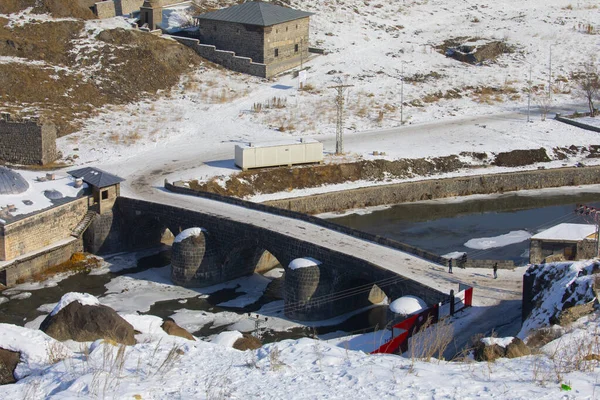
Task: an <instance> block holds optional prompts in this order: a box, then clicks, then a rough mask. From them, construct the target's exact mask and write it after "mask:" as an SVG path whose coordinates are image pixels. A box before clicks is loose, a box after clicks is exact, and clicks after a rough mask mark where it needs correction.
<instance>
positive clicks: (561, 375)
mask: <svg viewBox="0 0 600 400" xmlns="http://www.w3.org/2000/svg"><path fill="white" fill-rule="evenodd" d="M591 267H592V263H589V262H582V263H576V264H573V266H572V267H571V268H569V269H567V272H566V273H565V279H562V280H560V281H557V282H556V284H555V285H553V286H552V287H551V288H550V289H549V291H548V293H549V295H548V296H546V300H545V301H544V302H543V305H542V306H541V307H540V308H539V311H541V312H540V313H534V314H533V316H532V317H531V319H530V321H538V322H539V321H541V320H540V318H539V317H540V315H544V312H545V310H551V309H557V308H560V307H561V304H562V298H563V296H562V295H561V293H564V292H565V289H566V286H565V285H566V284H568V282H567V281H568V280H569V279H570V278H572V277H576V276H577V275H578V272H579V271H582V270H583V269H589V268H591ZM547 268H548V269H549V271H550V270H551V269H552V268H555V265H548V266H547ZM556 268H557V270H558V269H563V270H564V268H563V267H561V265H560V264H556ZM584 279H585V278H584ZM69 296H70V297H71V298H77V297H78V296H77V295H69ZM88 300H89V298H86V301H88ZM64 302H66V301H61V303H64ZM124 318H125V319H126V320H127V321H129V322H130V323H131V324H132V325H133V326H134V328H135V329H136V330H138V331H139V332H140V333H139V334H137V335H136V339H137V340H138V344H136V345H134V346H126V347H125V348H124V349H123V350H119V347H118V346H115V345H113V344H110V343H108V342H103V341H101V340H99V341H96V342H93V343H91V342H90V343H75V342H72V341H68V342H65V343H64V344H60V343H58V342H56V341H54V340H53V339H52V338H50V337H48V336H46V335H45V334H44V333H42V332H40V331H36V330H31V329H27V328H21V327H16V326H14V325H7V324H0V346H1V347H3V348H7V349H10V350H15V351H20V352H21V363H20V364H19V366H18V368H17V371H18V373H17V377H18V378H20V380H19V381H18V382H17V383H16V384H12V385H5V386H0V396H2V397H3V398H11V399H12V398H47V397H51V398H53V399H73V398H82V397H84V398H143V399H161V398H172V399H213V398H240V399H241V398H251V397H260V398H273V399H281V398H293V399H314V398H329V399H343V398H359V397H360V398H399V399H406V398H411V399H412V398H414V399H451V398H453V399H455V398H461V399H462V398H501V399H505V398H506V399H509V398H510V399H531V398H532V397H535V398H539V399H558V398H560V399H595V398H597V395H598V388H597V386H598V384H597V376H598V368H599V367H598V362H597V361H594V360H593V359H591V360H588V361H585V358H586V356H588V355H589V354H597V353H598V351H600V346H599V345H598V343H599V340H598V339H599V338H600V336H599V330H598V327H599V321H600V314H599V313H598V312H595V313H593V314H591V315H589V316H586V317H584V318H582V319H580V320H579V321H577V322H576V323H574V324H573V325H572V326H570V327H567V328H564V329H563V333H564V334H563V335H562V336H561V337H560V338H558V339H556V340H553V341H551V342H550V343H548V344H546V345H544V346H543V347H541V349H540V352H539V353H537V354H534V355H530V356H525V357H520V358H514V359H499V360H497V361H495V362H480V363H477V362H473V361H472V360H470V359H469V358H466V359H465V360H461V361H454V362H447V361H439V360H436V359H429V361H426V360H418V359H413V358H410V357H407V356H396V355H381V354H380V355H369V354H365V353H364V352H363V351H360V350H354V349H357V348H361V347H372V346H373V343H375V342H376V341H377V340H379V341H380V342H381V341H382V340H385V338H384V337H382V336H381V335H380V334H379V333H373V334H366V335H358V336H356V335H354V336H347V337H342V338H337V339H333V340H325V341H322V340H313V339H300V340H284V341H281V342H278V343H271V344H268V345H265V346H263V347H262V348H260V349H258V350H255V351H250V350H249V351H238V350H234V349H232V348H231V346H232V344H233V343H234V342H235V340H237V339H238V338H240V337H241V334H240V333H239V332H236V331H230V332H224V333H221V334H219V335H218V336H216V337H215V338H214V339H213V340H212V342H204V341H196V342H191V341H188V340H185V339H182V338H179V337H174V336H168V335H166V334H165V333H164V332H163V331H162V329H161V328H160V324H161V319H160V318H157V317H154V316H148V315H145V316H140V315H132V314H128V315H124ZM473 322H474V321H470V323H473ZM546 323H547V322H546ZM530 327H531V326H530V325H528V324H526V325H525V326H524V330H525V329H529V328H530ZM24 339H25V340H24ZM510 339H512V338H499V339H496V338H492V339H486V340H487V342H489V343H498V344H500V345H505V344H507V343H508V342H509V341H510ZM369 343H371V345H369Z"/></svg>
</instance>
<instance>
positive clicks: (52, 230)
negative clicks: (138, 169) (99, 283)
mask: <svg viewBox="0 0 600 400" xmlns="http://www.w3.org/2000/svg"><path fill="white" fill-rule="evenodd" d="M69 173H70V174H71V175H73V176H75V177H76V178H81V179H82V180H83V181H85V182H86V183H88V185H89V186H90V187H91V195H85V196H83V197H79V198H76V199H73V200H71V201H67V202H66V203H64V202H63V203H61V204H58V205H55V206H53V207H51V208H47V209H45V210H42V211H39V212H35V213H33V214H31V215H23V216H16V217H14V218H12V219H11V220H8V221H4V220H0V284H3V285H7V286H10V285H14V284H15V283H16V282H17V281H18V280H20V279H24V278H27V277H29V276H31V275H33V274H35V273H38V272H41V271H43V270H44V269H46V268H48V267H51V266H54V265H57V264H60V263H62V262H65V261H67V260H69V258H70V257H71V256H72V255H73V253H75V252H79V251H82V250H83V249H84V243H86V245H87V246H86V250H88V249H89V248H90V244H92V245H93V244H94V243H96V242H97V241H101V242H102V243H104V242H107V243H108V242H111V240H118V238H112V237H109V235H108V234H104V233H105V232H108V231H110V228H111V226H112V225H113V212H112V211H113V206H114V204H115V201H116V199H117V197H118V196H119V194H120V182H122V181H123V179H121V178H119V177H117V176H115V175H111V174H109V173H107V172H104V171H102V170H99V169H96V168H83V169H80V170H76V171H70V172H69ZM89 228H92V229H89ZM88 231H89V232H88Z"/></svg>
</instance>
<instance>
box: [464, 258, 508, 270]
mask: <svg viewBox="0 0 600 400" xmlns="http://www.w3.org/2000/svg"><path fill="white" fill-rule="evenodd" d="M496 263H497V264H498V269H514V268H515V263H514V262H513V261H511V260H467V262H466V264H465V268H482V269H489V270H490V271H491V270H492V268H493V267H494V264H496Z"/></svg>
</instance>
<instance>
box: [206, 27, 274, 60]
mask: <svg viewBox="0 0 600 400" xmlns="http://www.w3.org/2000/svg"><path fill="white" fill-rule="evenodd" d="M198 27H199V29H200V32H199V35H200V36H199V37H200V41H201V42H202V44H208V45H213V46H215V47H217V48H218V49H219V50H226V51H232V52H234V53H236V54H237V55H238V56H240V57H248V58H251V59H252V61H254V62H256V63H263V62H264V32H263V27H260V26H254V25H243V24H236V23H231V22H225V21H210V20H202V19H200V20H198Z"/></svg>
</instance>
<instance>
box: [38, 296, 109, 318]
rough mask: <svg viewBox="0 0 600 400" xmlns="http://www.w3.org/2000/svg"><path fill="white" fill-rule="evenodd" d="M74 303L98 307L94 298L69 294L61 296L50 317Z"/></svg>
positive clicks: (98, 303)
mask: <svg viewBox="0 0 600 400" xmlns="http://www.w3.org/2000/svg"><path fill="white" fill-rule="evenodd" d="M74 301H78V302H79V303H81V305H84V306H98V305H100V301H99V300H98V299H97V298H96V296H92V295H91V294H88V293H78V292H69V293H66V294H64V295H63V297H61V298H60V301H59V302H58V303H57V304H56V306H54V308H53V309H52V312H51V313H50V315H56V314H57V313H58V312H59V311H60V310H62V309H63V308H65V307H66V306H68V305H69V304H71V303H72V302H74Z"/></svg>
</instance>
